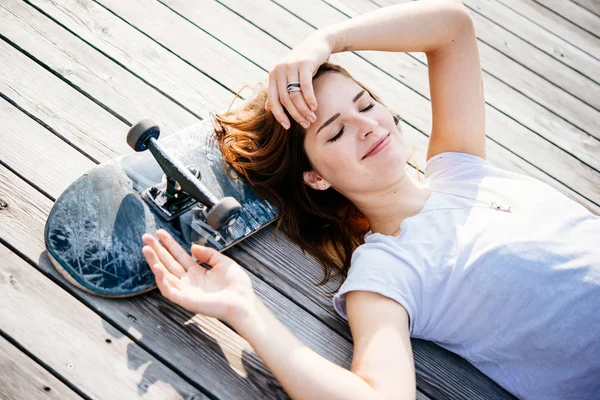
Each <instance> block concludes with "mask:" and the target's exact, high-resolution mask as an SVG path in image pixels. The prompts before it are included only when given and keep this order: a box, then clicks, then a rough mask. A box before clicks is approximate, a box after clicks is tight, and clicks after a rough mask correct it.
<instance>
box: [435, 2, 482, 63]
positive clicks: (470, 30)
mask: <svg viewBox="0 0 600 400" xmlns="http://www.w3.org/2000/svg"><path fill="white" fill-rule="evenodd" d="M440 6H441V7H443V12H444V22H445V23H447V24H448V26H447V28H448V29H447V34H446V35H445V38H444V39H445V40H444V41H443V42H442V43H440V44H439V45H438V46H437V48H435V49H433V50H432V51H431V54H436V53H439V52H441V51H442V50H443V49H445V48H446V47H447V46H449V45H450V44H452V43H454V42H456V41H458V40H463V39H464V38H467V37H471V38H472V37H476V35H475V24H474V22H473V17H472V16H471V14H470V13H469V10H468V9H467V7H466V6H465V5H463V3H462V1H461V0H440Z"/></svg>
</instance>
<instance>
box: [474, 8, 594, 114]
mask: <svg viewBox="0 0 600 400" xmlns="http://www.w3.org/2000/svg"><path fill="white" fill-rule="evenodd" d="M464 4H465V5H467V6H468V7H469V8H470V9H471V10H473V11H476V12H478V13H481V14H482V15H484V16H485V18H489V19H490V20H492V21H493V22H494V23H495V24H498V25H500V26H501V27H502V28H504V29H506V30H507V31H509V32H510V34H509V33H507V34H505V35H501V36H497V37H494V36H493V35H487V33H486V32H480V31H479V30H478V32H477V33H478V34H479V37H480V38H484V39H485V38H486V37H488V36H492V38H491V39H492V40H495V44H494V45H493V46H494V47H495V48H496V49H502V51H503V52H505V53H506V54H510V55H511V56H512V55H515V56H519V57H520V58H519V59H518V60H519V62H521V63H523V64H524V65H528V64H527V62H529V60H527V58H526V57H523V54H528V52H525V53H521V52H515V51H513V46H511V45H509V44H508V43H509V42H507V44H504V43H501V42H500V39H502V37H509V38H510V37H511V36H512V35H516V36H518V37H519V38H520V39H522V40H525V41H526V42H527V43H529V44H531V45H532V46H535V47H536V48H537V49H539V50H541V51H543V52H544V53H546V54H547V55H549V56H551V57H553V58H555V59H557V60H559V61H560V62H561V63H564V64H566V65H568V66H569V67H571V68H573V69H574V70H576V71H579V72H580V73H581V74H583V75H584V76H587V77H588V78H590V79H591V80H593V81H595V82H596V83H599V82H600V60H598V59H596V58H594V57H592V56H590V55H589V54H587V53H585V52H584V51H582V50H580V49H578V48H577V47H575V46H573V45H572V44H571V43H569V42H568V41H566V40H565V39H564V38H561V37H559V36H556V35H554V34H552V33H550V32H548V31H547V30H545V29H543V28H542V27H540V26H538V25H536V24H532V23H531V21H529V20H528V19H527V18H526V17H524V16H522V15H520V14H519V13H517V12H515V11H514V10H512V9H511V8H509V7H507V6H505V5H503V4H501V3H499V2H498V1H496V0H482V1H475V0H465V1H464ZM484 33H485V34H486V36H484ZM511 34H512V35H511ZM486 40H487V39H486ZM488 43H490V42H488ZM511 43H512V42H511ZM531 68H533V69H535V70H536V71H538V72H539V71H540V70H538V69H536V67H534V66H532V67H531ZM567 77H571V74H569V75H568V76H567ZM573 79H574V78H573ZM560 81H562V79H561V80H559V83H560ZM593 100H595V101H598V98H597V97H596V98H595V99H593ZM595 106H596V107H597V108H598V104H595Z"/></svg>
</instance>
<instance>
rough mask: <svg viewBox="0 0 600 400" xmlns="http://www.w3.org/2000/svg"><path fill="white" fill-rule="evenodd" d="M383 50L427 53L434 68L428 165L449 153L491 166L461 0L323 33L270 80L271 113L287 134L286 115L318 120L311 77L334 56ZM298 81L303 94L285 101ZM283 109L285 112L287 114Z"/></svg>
mask: <svg viewBox="0 0 600 400" xmlns="http://www.w3.org/2000/svg"><path fill="white" fill-rule="evenodd" d="M356 50H381V51H391V52H406V51H418V52H425V54H426V55H427V60H428V72H429V86H430V92H431V107H432V120H433V126H432V132H431V137H430V140H429V148H428V151H427V159H429V158H431V157H433V156H434V155H436V154H439V153H442V152H445V151H456V152H462V153H469V154H474V155H477V156H479V157H482V158H485V101H484V94H483V81H482V77H481V66H480V60H479V51H478V49H477V37H476V35H475V28H474V26H473V21H472V19H471V16H470V15H469V13H468V11H467V9H466V7H464V6H463V5H462V2H461V1H459V0H421V1H414V2H409V3H403V4H398V5H395V6H391V7H385V8H381V9H379V10H376V11H373V12H370V13H367V14H364V15H361V16H358V17H356V18H353V19H350V20H347V21H344V22H341V23H338V24H335V25H331V26H328V27H325V28H321V29H319V30H317V31H315V32H313V33H312V34H311V35H309V36H308V37H307V38H306V39H305V40H304V41H303V42H301V43H300V44H299V45H298V46H296V47H294V49H293V50H292V51H291V52H290V53H289V54H288V55H287V56H286V58H284V60H283V61H282V62H281V63H279V64H278V65H277V66H275V68H274V69H273V70H272V71H271V72H270V73H269V100H268V101H267V106H268V109H270V110H271V111H272V112H273V115H274V116H275V118H276V119H277V120H278V121H279V122H280V123H282V125H283V126H284V127H286V129H287V127H288V126H289V121H288V118H287V116H286V115H285V112H284V111H283V107H285V108H286V109H287V111H288V112H289V113H290V115H291V116H292V118H294V119H295V120H296V121H298V122H299V123H302V122H304V123H306V124H308V123H309V122H310V117H314V114H313V112H312V111H311V110H310V108H309V105H311V104H312V105H315V106H316V105H317V102H316V99H315V96H314V91H313V88H312V76H313V74H314V73H315V72H316V71H317V69H318V67H319V66H320V65H321V64H322V63H323V62H325V61H326V60H327V58H328V56H329V54H331V53H337V52H342V51H356ZM292 80H299V82H300V84H301V88H302V94H300V93H299V92H295V93H292V94H291V95H290V94H288V93H286V91H285V88H286V85H287V84H288V82H289V81H292ZM282 106H283V107H282Z"/></svg>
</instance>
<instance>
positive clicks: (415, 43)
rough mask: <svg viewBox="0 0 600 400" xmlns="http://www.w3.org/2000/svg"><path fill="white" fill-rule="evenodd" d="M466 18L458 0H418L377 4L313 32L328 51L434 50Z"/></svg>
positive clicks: (426, 51)
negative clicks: (322, 36) (328, 46)
mask: <svg viewBox="0 0 600 400" xmlns="http://www.w3.org/2000/svg"><path fill="white" fill-rule="evenodd" d="M468 18H470V16H469V14H468V12H467V11H466V8H465V7H464V6H463V5H462V3H461V2H460V1H458V0H420V1H413V2H408V3H403V4H397V5H394V6H390V7H385V8H380V9H378V10H375V11H373V12H370V13H367V14H364V15H361V16H358V17H356V18H353V19H350V20H347V21H344V22H341V23H338V24H335V25H331V26H328V27H325V28H322V29H320V30H319V31H317V32H320V33H321V34H325V35H326V37H327V40H328V41H329V42H330V44H331V47H332V53H339V52H342V51H357V50H378V51H392V52H409V51H414V52H425V53H429V52H434V51H436V50H437V49H439V48H441V47H443V46H444V45H445V44H446V43H448V42H449V41H451V40H452V39H453V38H454V37H455V36H456V35H457V34H458V33H459V32H460V30H461V27H462V26H464V21H465V19H468Z"/></svg>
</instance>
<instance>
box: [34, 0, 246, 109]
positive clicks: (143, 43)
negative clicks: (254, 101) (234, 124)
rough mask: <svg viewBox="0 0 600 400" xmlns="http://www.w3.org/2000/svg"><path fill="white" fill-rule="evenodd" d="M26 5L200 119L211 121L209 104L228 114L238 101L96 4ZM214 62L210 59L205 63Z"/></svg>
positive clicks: (38, 0) (41, 0) (43, 1)
mask: <svg viewBox="0 0 600 400" xmlns="http://www.w3.org/2000/svg"><path fill="white" fill-rule="evenodd" d="M26 3H28V4H32V5H33V6H35V7H36V8H38V9H40V10H41V9H48V10H52V15H51V16H52V18H53V19H54V20H55V22H57V23H59V24H60V25H61V26H65V27H66V28H67V29H68V30H70V31H71V32H72V33H73V34H74V35H75V36H77V37H78V38H80V39H81V40H83V41H85V42H86V43H88V44H89V45H90V46H92V47H94V48H95V49H97V50H98V51H100V52H102V53H103V54H104V55H106V56H107V57H109V58H110V59H111V60H113V61H115V62H117V63H118V64H119V65H122V66H123V67H125V68H126V69H127V70H129V71H132V72H133V73H134V74H135V75H136V76H138V77H140V78H142V79H143V80H144V81H145V82H148V83H150V84H151V85H152V86H153V87H156V88H158V89H160V91H161V92H163V93H165V94H167V95H168V96H169V97H171V98H173V99H176V100H177V102H178V103H179V104H184V105H185V107H186V108H187V109H188V110H190V111H191V112H193V113H194V114H195V115H198V116H201V117H205V116H206V115H208V112H209V111H212V108H211V107H208V108H207V105H208V104H219V105H220V107H222V108H225V107H227V106H228V105H229V104H230V103H231V101H232V99H233V97H234V96H233V92H232V91H230V89H228V88H226V87H224V86H223V85H221V84H220V83H219V82H216V81H215V80H213V79H211V78H210V77H209V76H207V75H206V74H204V73H202V72H201V70H200V69H198V68H195V67H194V66H191V65H190V64H189V63H187V62H185V61H184V60H182V59H181V58H179V57H178V56H177V55H175V54H173V53H172V52H170V51H169V50H168V49H165V48H164V47H162V46H161V45H159V44H158V43H156V42H155V41H153V40H152V39H150V38H148V37H147V36H145V35H144V34H143V33H141V32H139V31H138V30H136V29H135V28H134V27H132V26H130V25H128V24H127V23H125V22H124V21H121V20H119V19H118V18H117V17H115V16H114V15H113V14H111V13H110V12H109V11H107V10H105V9H104V8H102V7H101V6H99V5H98V4H96V3H94V2H92V1H91V0H82V1H71V0H69V1H61V2H53V1H49V0H34V1H29V0H26ZM171 29H172V28H171ZM210 60H211V58H210V57H205V62H210ZM231 90H237V88H234V89H231Z"/></svg>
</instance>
